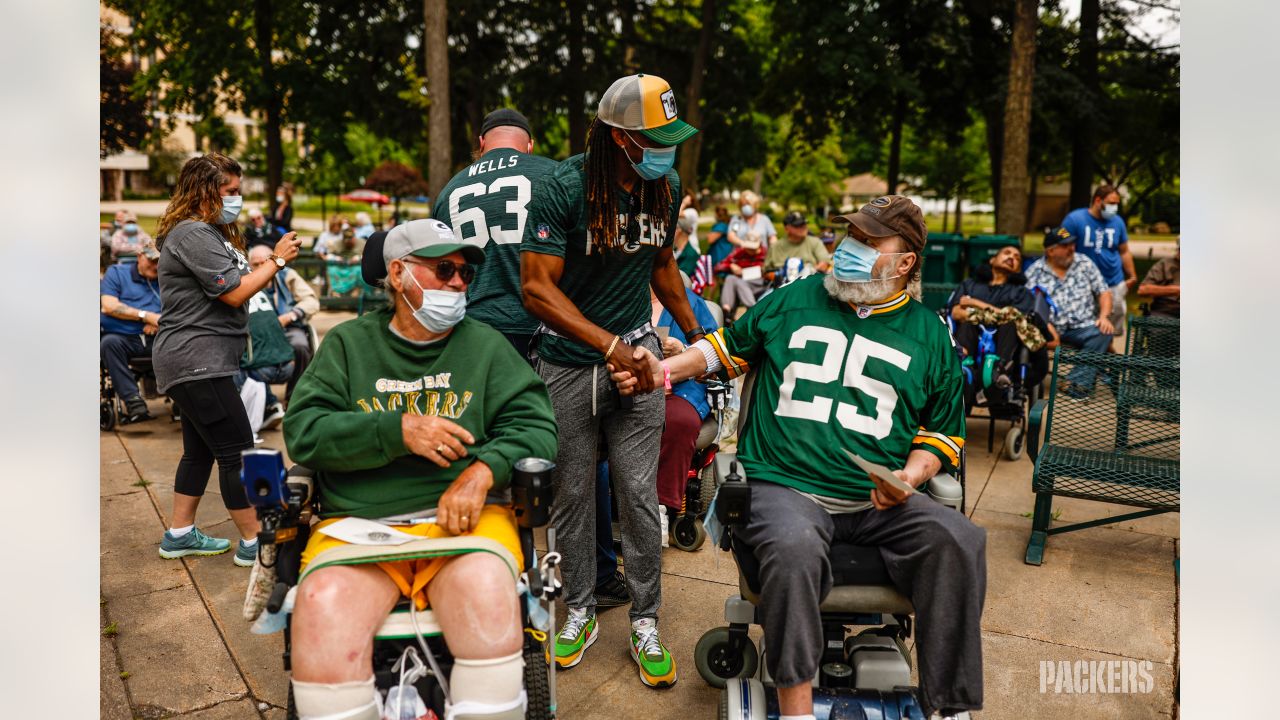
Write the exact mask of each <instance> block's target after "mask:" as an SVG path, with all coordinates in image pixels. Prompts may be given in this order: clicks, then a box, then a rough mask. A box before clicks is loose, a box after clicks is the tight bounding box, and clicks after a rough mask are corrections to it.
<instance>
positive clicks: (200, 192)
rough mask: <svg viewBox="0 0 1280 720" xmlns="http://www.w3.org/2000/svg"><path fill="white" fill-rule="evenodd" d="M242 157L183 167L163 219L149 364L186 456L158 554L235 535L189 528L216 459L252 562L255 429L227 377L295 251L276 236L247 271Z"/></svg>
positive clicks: (200, 551) (221, 547)
mask: <svg viewBox="0 0 1280 720" xmlns="http://www.w3.org/2000/svg"><path fill="white" fill-rule="evenodd" d="M241 174H242V172H241V170H240V165H239V164H238V163H237V162H236V161H235V160H232V159H231V158H229V157H227V156H226V155H222V154H219V153H209V154H208V155H201V156H198V157H194V158H191V159H190V160H188V161H187V162H186V164H185V165H183V166H182V172H181V173H180V174H179V175H178V186H177V189H176V190H175V191H174V193H173V198H172V199H171V200H170V201H169V206H168V207H167V208H165V211H164V215H163V216H162V217H161V218H160V227H159V230H158V231H157V233H156V245H157V246H158V247H159V249H160V261H159V273H160V304H161V314H160V330H159V332H157V333H156V341H155V346H154V349H153V351H152V362H153V364H154V366H155V372H156V381H157V384H158V385H159V387H160V391H161V392H164V393H168V395H169V397H170V398H171V399H172V400H173V401H174V403H176V404H177V406H178V409H179V410H180V411H181V413H182V459H181V460H180V461H179V462H178V470H177V474H176V476H175V478H174V493H173V514H172V516H171V517H172V518H173V519H172V521H171V525H170V528H169V529H168V530H167V531H165V533H164V537H163V539H162V540H161V542H160V557H163V558H180V557H183V556H186V555H217V554H219V553H224V552H226V551H227V550H229V549H230V548H231V542H230V541H229V540H225V539H222V538H211V537H208V536H206V535H205V534H204V533H202V532H200V530H199V529H197V528H196V527H195V518H196V508H197V507H199V505H200V498H201V497H202V496H203V495H204V490H205V487H206V486H207V485H208V484H209V473H210V471H211V470H212V469H213V464H214V462H215V461H216V462H217V464H218V483H219V487H220V489H221V492H222V501H223V503H224V504H225V505H226V506H227V511H228V512H229V513H230V514H231V519H232V520H234V521H235V524H236V528H237V529H238V530H239V531H240V544H239V546H238V547H237V549H236V557H235V563H236V564H237V565H241V566H244V567H249V566H252V565H253V561H254V557H255V556H256V555H257V534H258V519H257V516H256V515H255V513H254V510H253V508H251V507H249V501H248V499H247V498H246V496H245V493H244V488H243V487H242V486H241V485H240V451H242V450H245V449H248V448H251V447H253V431H252V430H251V429H250V427H249V418H248V416H247V415H246V413H245V410H244V405H243V404H242V403H241V402H240V394H239V393H238V392H237V391H236V387H235V383H234V381H233V380H232V376H233V375H234V374H235V373H236V371H237V370H238V369H239V366H240V355H241V354H242V353H243V352H244V348H245V338H246V335H247V330H246V325H247V321H248V316H247V313H246V311H245V308H244V304H245V302H246V301H248V300H249V298H251V297H253V296H254V295H255V294H257V292H258V291H259V290H261V289H263V288H264V287H266V286H267V284H268V283H270V282H271V279H272V278H273V277H275V274H276V273H277V272H279V271H280V269H281V268H283V267H284V266H285V263H287V262H288V261H290V260H292V259H294V258H295V257H297V256H298V246H299V245H300V244H301V241H299V240H298V239H297V238H296V234H295V233H289V234H288V235H285V236H284V237H283V238H281V239H280V241H279V242H278V243H276V247H275V253H274V254H273V255H272V256H271V260H272V262H265V263H262V265H261V266H259V268H258V269H257V270H254V271H253V272H250V271H249V263H248V262H247V261H246V260H245V256H244V242H243V241H242V240H241V238H240V232H239V229H238V227H237V226H236V224H235V223H236V218H237V217H238V216H239V215H240V208H241V205H242V199H241V197H240V176H241Z"/></svg>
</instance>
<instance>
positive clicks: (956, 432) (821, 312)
mask: <svg viewBox="0 0 1280 720" xmlns="http://www.w3.org/2000/svg"><path fill="white" fill-rule="evenodd" d="M860 309H861V311H862V315H864V316H863V317H860V316H859V312H858V311H856V310H854V308H853V307H852V306H851V305H849V304H848V303H842V302H840V301H838V300H836V299H835V298H832V297H831V296H830V295H829V294H828V293H827V291H826V290H825V289H824V288H823V277H822V276H820V275H819V276H811V277H808V278H805V279H803V280H799V281H797V282H794V283H792V284H791V285H788V286H786V287H784V288H782V289H780V290H777V291H774V292H772V293H770V294H769V295H768V296H766V297H765V298H764V299H762V300H761V301H760V302H759V303H757V304H756V306H755V307H754V308H752V309H751V310H749V311H748V312H747V313H746V314H745V315H743V316H742V318H741V319H740V320H739V321H738V322H737V323H735V324H734V325H733V326H732V327H731V328H728V329H725V330H721V331H719V332H717V333H716V334H715V335H711V336H708V340H709V341H710V342H711V344H712V346H713V347H714V348H715V350H716V353H717V354H718V355H719V357H720V362H721V363H722V364H723V365H724V367H725V371H724V372H725V374H727V375H728V376H729V377H736V376H738V375H741V374H743V373H745V372H747V371H748V370H754V371H755V382H754V386H753V389H752V391H751V397H750V406H749V407H748V408H747V422H746V425H745V427H744V429H743V433H742V436H741V437H740V438H739V439H738V459H739V460H740V461H741V462H742V467H743V470H744V471H745V473H746V475H747V477H749V478H751V479H752V480H765V481H768V482H773V483H778V484H779V485H786V486H788V487H792V488H795V489H797V490H801V491H803V492H807V493H813V494H816V495H823V496H826V497H834V498H844V499H848V500H866V499H868V498H869V497H870V493H871V488H872V487H873V485H872V483H871V480H870V479H869V478H868V477H867V475H866V473H864V472H863V471H862V470H860V469H859V468H858V467H857V466H856V465H854V464H853V463H852V462H851V461H850V460H849V457H848V456H847V455H846V454H845V452H844V451H845V450H849V451H851V452H853V453H856V454H857V455H860V456H862V457H864V458H866V459H868V460H871V461H873V462H877V463H880V464H882V465H885V466H886V467H889V468H901V467H903V466H904V465H905V464H906V459H907V455H908V454H909V453H910V452H911V451H912V450H916V449H922V450H925V451H928V452H932V453H933V454H934V455H937V456H938V458H939V459H940V460H941V461H942V467H943V469H944V470H946V471H950V472H955V471H956V468H957V466H958V465H959V462H960V449H961V448H962V447H963V446H964V430H965V426H964V401H963V395H962V379H961V373H960V362H959V359H958V358H957V357H956V351H955V346H954V344H953V342H952V339H951V333H950V331H949V330H948V329H947V326H946V325H945V324H944V323H943V322H942V320H941V319H940V318H939V317H938V316H937V315H935V314H934V313H932V312H930V311H929V310H928V309H927V308H925V307H924V306H923V305H921V304H920V303H918V302H916V301H914V300H912V299H910V298H909V297H907V295H906V293H899V294H898V295H895V296H893V297H891V298H889V299H888V300H886V301H884V302H882V303H879V304H877V305H873V306H866V305H864V306H861V307H860Z"/></svg>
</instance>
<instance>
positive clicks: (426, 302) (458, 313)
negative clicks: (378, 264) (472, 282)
mask: <svg viewBox="0 0 1280 720" xmlns="http://www.w3.org/2000/svg"><path fill="white" fill-rule="evenodd" d="M405 277H408V278H409V280H411V281H413V284H414V285H415V286H417V288H418V289H419V290H422V305H421V306H420V307H418V308H416V309H414V308H413V306H412V305H409V308H410V309H412V310H413V319H415V320H417V321H418V322H419V323H421V324H422V327H424V328H426V329H427V330H428V331H430V332H433V333H442V332H444V331H446V330H448V329H449V328H452V327H453V326H454V325H457V324H458V323H460V322H462V318H463V317H465V316H466V314H467V294H466V293H461V292H454V291H452V290H423V289H422V285H420V284H419V283H418V278H416V277H414V276H413V272H412V271H411V270H409V266H408V265H405V268H404V270H403V271H401V273H400V278H401V280H402V281H403V279H404V278H405ZM404 302H405V304H406V305H408V304H409V299H408V298H405V301H404Z"/></svg>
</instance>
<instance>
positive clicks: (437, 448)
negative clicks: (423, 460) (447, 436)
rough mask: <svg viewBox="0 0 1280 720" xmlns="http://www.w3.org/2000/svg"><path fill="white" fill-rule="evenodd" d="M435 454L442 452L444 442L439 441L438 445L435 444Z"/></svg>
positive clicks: (441, 453)
mask: <svg viewBox="0 0 1280 720" xmlns="http://www.w3.org/2000/svg"><path fill="white" fill-rule="evenodd" d="M436 454H437V455H443V454H444V443H440V444H439V445H437V446H436Z"/></svg>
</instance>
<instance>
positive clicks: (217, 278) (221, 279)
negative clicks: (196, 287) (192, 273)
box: [213, 275, 227, 286]
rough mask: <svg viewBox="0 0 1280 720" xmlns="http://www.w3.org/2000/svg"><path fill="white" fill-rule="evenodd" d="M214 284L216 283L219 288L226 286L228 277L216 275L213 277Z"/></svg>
mask: <svg viewBox="0 0 1280 720" xmlns="http://www.w3.org/2000/svg"><path fill="white" fill-rule="evenodd" d="M213 282H214V284H215V285H218V286H222V285H226V284H227V278H226V276H225V275H214V276H213Z"/></svg>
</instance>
